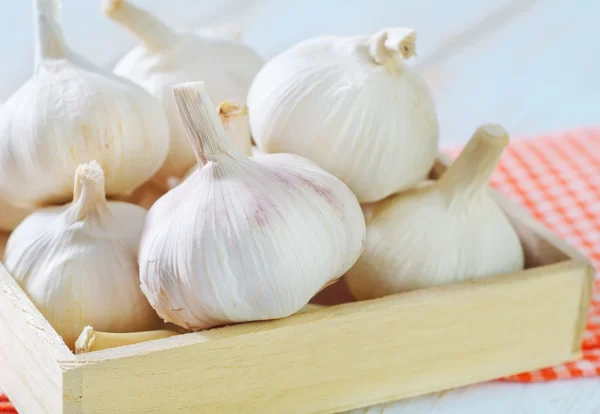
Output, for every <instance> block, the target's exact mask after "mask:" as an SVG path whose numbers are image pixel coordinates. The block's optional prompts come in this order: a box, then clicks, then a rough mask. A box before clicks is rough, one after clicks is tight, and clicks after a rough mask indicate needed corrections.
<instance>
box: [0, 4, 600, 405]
mask: <svg viewBox="0 0 600 414" xmlns="http://www.w3.org/2000/svg"><path fill="white" fill-rule="evenodd" d="M134 2H135V3H137V4H140V5H142V6H143V7H145V8H147V9H149V10H151V11H152V12H154V13H156V14H157V15H158V16H160V17H161V18H162V19H163V20H164V21H165V22H167V23H169V24H171V25H174V26H182V27H204V26H217V25H221V24H225V23H232V24H234V25H237V26H239V27H240V28H242V29H243V30H244V39H245V41H246V42H247V43H248V44H250V45H251V46H253V47H254V48H255V49H256V50H257V51H258V52H259V53H260V54H261V55H262V56H264V57H265V58H268V57H270V56H272V55H274V54H276V53H278V52H279V51H281V50H283V49H285V48H286V47H288V46H290V45H292V44H293V43H295V42H297V41H299V40H302V39H305V38H307V37H311V36H316V35H320V34H342V35H343V34H360V33H370V32H374V31H376V30H378V29H380V28H382V27H386V26H410V27H414V28H415V29H416V30H417V36H418V41H417V53H418V57H417V58H416V59H414V63H413V64H414V65H416V66H417V67H418V68H419V70H420V71H421V73H422V74H423V76H424V77H425V78H426V80H427V81H428V82H429V84H430V86H431V88H432V90H433V93H434V96H435V99H436V103H437V106H438V113H439V118H440V126H441V134H442V145H444V146H452V145H456V144H459V143H462V142H465V141H466V140H467V139H468V138H469V136H470V134H471V133H472V132H473V130H474V128H475V127H476V126H477V125H478V124H480V123H482V122H487V121H494V122H499V123H502V124H503V125H505V126H506V128H507V129H508V130H509V132H511V133H512V134H513V136H516V137H523V136H528V135H533V134H538V133H546V132H556V131H561V130H564V129H568V128H572V127H580V126H589V125H598V124H600V104H599V103H598V102H599V100H600V81H599V80H598V79H599V75H598V73H599V67H600V25H599V24H598V21H597V20H598V16H599V15H600V2H597V1H594V0H546V1H535V0H454V1H443V0H438V1H435V0H420V1H419V0H413V1H408V0H388V1H385V0H368V1H366V0H346V1H343V0H338V1H327V0H279V1H277V0H245V1H244V0H214V1H208V0H203V1H192V0H169V1H166V0H164V1H160V0H138V1H134ZM0 5H1V10H2V12H1V13H0V34H1V36H0V56H2V57H3V59H2V64H1V65H0V102H1V101H4V100H6V99H7V98H8V97H9V96H10V94H11V93H12V92H13V91H14V90H16V89H17V88H18V87H19V86H20V84H21V83H22V82H23V81H25V80H26V79H27V78H28V77H29V76H30V74H31V71H32V67H31V64H32V45H33V43H32V16H31V2H30V1H27V0H19V1H17V0H0ZM60 20H61V23H62V26H63V29H64V32H65V36H66V39H67V43H68V44H69V45H70V47H71V48H72V49H74V50H75V51H77V52H79V53H81V54H83V55H85V56H87V57H88V58H89V59H91V60H92V61H94V62H96V63H97V64H99V65H100V66H103V67H105V68H111V67H112V65H113V64H114V62H116V60H117V59H118V58H119V57H120V56H121V55H122V54H123V53H124V52H125V51H127V50H128V49H129V48H130V47H132V46H133V45H134V44H136V41H135V39H134V38H133V36H131V35H130V34H129V33H128V32H126V31H125V30H124V29H123V28H122V27H120V26H118V25H117V24H115V23H113V22H111V21H110V20H108V19H107V18H105V17H104V16H103V15H102V13H101V11H100V0H63V8H62V14H61V19H60ZM0 369H2V367H0ZM107 398H110V396H107ZM307 398H310V396H307ZM598 407H600V380H598V379H588V380H571V381H563V382H554V383H550V384H531V385H530V384H512V383H488V384H484V385H477V386H473V387H467V388H462V389H459V390H455V391H452V392H448V393H441V394H436V395H432V396H425V397H421V398H416V399H411V400H407V401H403V402H398V403H395V404H387V405H385V406H378V407H375V408H372V409H369V410H368V411H367V412H369V413H378V412H383V410H385V413H460V414H465V413H484V412H485V413H486V414H494V413H498V414H500V413H507V412H511V413H512V412H514V413H544V414H548V413H556V414H566V413H573V414H586V413H594V412H595V413H598V412H600V408H598Z"/></svg>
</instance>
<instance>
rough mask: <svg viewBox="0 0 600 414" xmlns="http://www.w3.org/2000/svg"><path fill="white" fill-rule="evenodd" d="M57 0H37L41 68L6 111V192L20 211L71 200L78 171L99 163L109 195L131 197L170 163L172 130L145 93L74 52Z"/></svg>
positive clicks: (1, 189) (1, 145)
mask: <svg viewBox="0 0 600 414" xmlns="http://www.w3.org/2000/svg"><path fill="white" fill-rule="evenodd" d="M56 1H57V0H35V1H34V6H35V7H34V14H35V16H36V22H37V24H36V29H37V52H36V63H35V71H34V74H33V76H32V78H31V79H30V80H28V81H27V82H26V83H25V84H24V85H23V86H21V88H20V89H19V90H18V91H16V92H15V93H14V94H13V95H12V96H11V97H10V98H9V100H8V101H7V102H6V103H5V105H4V107H3V108H2V114H0V194H2V196H4V197H5V198H7V199H9V200H10V201H11V203H14V204H15V205H17V206H23V207H34V206H42V205H47V204H58V203H63V202H67V201H69V199H71V198H72V196H73V173H74V171H75V169H76V168H77V166H78V165H79V164H81V163H84V162H88V161H90V160H92V159H96V160H98V162H100V163H101V164H102V166H103V167H104V169H105V172H106V192H107V194H108V195H109V196H119V195H124V194H129V193H130V192H132V191H133V190H135V188H136V187H138V186H140V185H141V184H142V183H143V182H145V181H146V180H147V179H149V178H150V177H152V176H153V175H154V173H155V172H156V171H157V170H158V168H159V167H160V165H161V164H162V162H163V161H164V159H165V157H166V155H167V151H168V147H169V142H168V138H169V137H168V126H167V121H166V118H165V115H164V113H163V111H162V108H161V107H160V105H159V103H158V102H157V101H156V100H155V99H154V98H152V97H151V96H150V95H148V93H147V92H145V91H144V90H143V89H142V88H140V87H139V86H137V85H134V84H133V83H131V82H130V81H128V80H126V79H122V78H119V77H116V76H115V75H112V74H109V73H103V71H102V70H100V69H99V68H97V67H95V66H94V65H92V64H91V63H90V62H88V61H87V60H85V59H84V58H82V57H80V56H78V55H76V54H75V53H73V52H71V51H70V50H68V48H67V47H66V46H65V43H64V39H63V35H62V32H61V29H60V27H59V26H58V24H57V22H56V21H55V8H56V4H55V3H56Z"/></svg>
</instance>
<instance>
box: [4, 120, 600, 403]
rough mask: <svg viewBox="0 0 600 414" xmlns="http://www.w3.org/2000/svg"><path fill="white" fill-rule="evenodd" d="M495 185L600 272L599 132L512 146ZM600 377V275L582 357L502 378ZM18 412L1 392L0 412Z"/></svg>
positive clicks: (567, 134) (575, 132) (568, 134)
mask: <svg viewBox="0 0 600 414" xmlns="http://www.w3.org/2000/svg"><path fill="white" fill-rule="evenodd" d="M492 186H493V187H495V188H496V189H497V190H499V191H500V192H501V193H503V194H504V195H506V196H508V197H510V198H512V199H513V200H515V201H517V202H518V203H519V204H520V205H521V206H522V207H524V208H525V209H527V210H529V211H530V213H532V214H533V215H534V216H535V217H536V218H537V219H538V220H540V221H541V222H542V223H544V224H546V226H547V227H549V228H550V229H552V230H553V231H554V232H555V233H556V234H558V235H559V236H560V237H561V238H562V239H563V240H565V241H567V242H568V243H569V244H571V245H572V246H574V247H576V248H578V249H579V250H580V251H581V252H582V253H584V254H585V255H586V256H587V257H588V258H589V259H590V261H591V262H592V263H593V264H594V266H595V267H596V268H600V130H598V129H579V130H573V131H570V132H565V133H561V134H555V135H547V136H542V137H538V138H536V139H525V140H519V141H516V142H513V143H512V144H511V145H510V146H509V147H508V148H507V149H506V151H505V152H504V154H503V155H502V158H501V160H500V163H499V165H498V169H497V170H496V173H495V174H494V176H493V178H492ZM596 375H600V276H599V274H596V285H595V291H594V295H593V299H592V309H591V313H590V319H589V322H588V324H587V328H586V332H585V335H584V342H583V358H582V359H581V360H579V361H575V362H569V363H566V364H563V365H558V366H555V367H551V368H544V369H541V370H537V371H533V372H525V373H521V374H518V375H513V376H510V377H506V378H503V380H506V381H522V382H534V381H550V380H555V379H561V378H574V377H592V376H596ZM4 413H16V410H15V409H14V408H13V407H12V405H10V403H9V402H8V399H7V398H6V396H4V395H1V394H0V414H4Z"/></svg>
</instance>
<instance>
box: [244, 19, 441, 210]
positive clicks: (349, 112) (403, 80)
mask: <svg viewBox="0 0 600 414" xmlns="http://www.w3.org/2000/svg"><path fill="white" fill-rule="evenodd" d="M414 54H415V32H414V31H413V30H411V29H405V28H395V29H384V30H381V31H379V32H377V33H375V34H374V35H372V36H355V37H317V38H314V39H309V40H306V41H303V42H301V43H299V44H297V45H295V46H294V47H292V48H291V49H288V50H287V51H285V52H283V53H281V54H280V55H278V56H276V57H275V58H273V59H272V60H271V61H269V62H267V63H266V64H265V66H264V67H263V68H262V69H261V71H260V72H259V74H258V75H257V76H256V78H255V79H254V82H253V83H252V86H251V88H250V92H249V94H248V107H249V111H250V127H251V130H252V136H253V138H254V141H255V142H256V145H257V146H258V147H259V148H260V149H261V150H263V151H265V152H268V153H275V152H290V153H294V154H298V155H302V156H304V157H306V158H308V159H310V160H312V161H314V162H316V163H317V164H318V165H319V166H320V167H322V168H324V169H325V170H327V171H328V172H330V173H331V174H333V175H335V176H336V177H338V178H339V179H340V180H342V181H343V182H344V183H346V184H347V185H348V186H349V187H350V189H351V190H352V191H353V192H354V193H355V194H356V196H357V197H358V200H359V201H360V202H361V203H366V202H374V201H378V200H381V199H383V198H385V197H387V196H388V195H390V194H393V193H395V192H398V191H403V190H406V189H408V188H410V187H412V186H413V185H415V184H416V183H418V182H419V181H421V180H422V179H424V178H425V177H426V175H427V173H428V172H429V170H430V168H431V166H432V165H433V162H434V159H435V155H436V151H437V145H438V122H437V116H436V111H435V106H434V102H433V99H432V96H431V93H430V91H429V88H428V86H427V85H426V84H425V82H424V81H423V79H421V77H420V76H419V75H418V74H417V73H416V72H415V71H414V70H413V69H411V68H410V67H409V66H408V65H407V64H406V63H405V61H404V59H408V58H410V57H411V56H413V55H414Z"/></svg>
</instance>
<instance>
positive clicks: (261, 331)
mask: <svg viewBox="0 0 600 414" xmlns="http://www.w3.org/2000/svg"><path fill="white" fill-rule="evenodd" d="M585 269H586V265H584V264H581V263H578V262H575V261H569V262H563V263H559V264H556V265H552V266H547V267H544V268H536V269H531V270H528V271H525V272H522V273H518V274H513V275H506V276H500V277H498V278H494V279H489V280H486V281H482V282H475V283H469V284H464V285H454V286H446V287H440V288H435V289H430V290H422V291H416V292H411V293H408V294H403V295H394V296H389V297H386V298H381V299H377V300H373V301H366V302H356V303H349V304H345V305H340V306H336V307H330V308H325V309H321V310H317V311H314V312H306V313H303V314H297V315H294V316H292V317H290V318H286V319H282V320H278V321H271V322H266V323H265V322H261V323H253V324H244V325H236V326H232V327H226V328H221V329H215V330H211V331H206V332H199V333H193V334H186V335H180V336H175V337H171V338H167V339H160V340H156V341H151V342H148V343H143V344H136V345H131V346H125V347H122V348H115V349H111V350H104V351H98V352H94V353H90V354H83V355H78V356H77V357H76V359H77V361H79V363H73V362H70V363H68V364H63V368H64V369H65V370H66V373H65V378H66V380H65V381H66V382H67V383H71V381H70V380H71V376H72V375H76V376H78V375H81V379H82V389H81V395H74V396H73V395H71V396H70V397H71V398H75V399H77V398H82V399H83V405H82V406H83V408H84V412H92V411H93V410H99V411H98V412H112V411H117V410H128V411H130V412H140V411H143V412H151V411H160V410H165V409H167V408H169V409H170V410H189V411H196V412H202V411H205V412H217V411H218V412H224V413H225V412H236V413H241V412H259V411H260V412H263V413H268V412H273V413H280V412H287V413H293V412H335V411H339V410H342V409H347V408H351V407H356V406H358V405H364V404H366V403H377V402H379V401H388V400H390V399H394V398H403V397H408V396H411V395H418V394H422V393H424V392H428V391H431V390H436V389H437V390H441V389H446V388H448V387H453V386H459V385H461V384H466V383H474V382H478V381H481V380H486V379H491V378H495V377H497V376H501V375H505V374H508V373H511V372H517V371H519V370H521V369H531V368H536V367H541V366H544V365H547V364H551V363H556V362H558V361H562V360H564V359H571V358H575V357H577V355H578V354H579V351H578V350H577V351H575V350H574V349H573V348H574V347H573V338H574V337H575V336H577V335H578V331H579V330H580V329H581V327H580V325H579V323H578V320H579V319H580V313H581V308H582V306H581V292H582V291H584V290H585V286H586V284H587V280H588V278H589V274H587V273H586V272H587V271H586V270H585ZM546 318H551V319H552V320H553V321H554V323H553V325H552V326H548V325H545V326H544V325H543V324H541V321H543V320H545V319H546ZM373 321H377V323H373ZM507 332H511V334H510V335H507V334H506V333H507ZM441 343H443V344H444V346H443V347H440V344H441ZM549 344H550V345H549ZM374 355H377V357H376V358H374ZM190 367H193V368H194V369H190ZM183 372H185V375H182V373H183ZM400 373H401V374H400ZM73 382H76V380H73ZM190 384H195V385H196V389H197V392H195V393H194V395H191V394H190V392H189V386H190ZM109 394H110V395H111V398H110V399H106V398H104V396H105V395H109ZM148 395H153V396H155V397H154V398H151V399H150V398H147V396H148ZM71 398H70V399H71Z"/></svg>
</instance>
